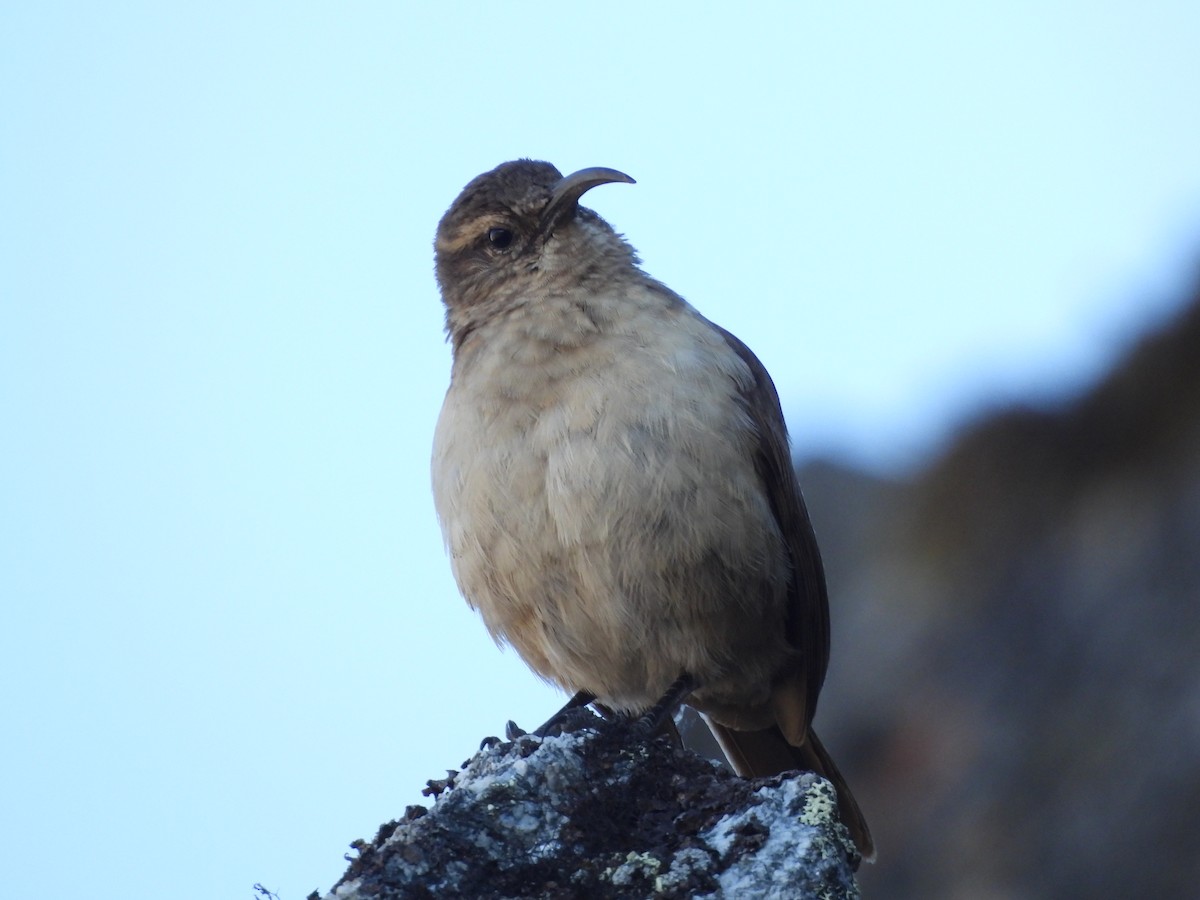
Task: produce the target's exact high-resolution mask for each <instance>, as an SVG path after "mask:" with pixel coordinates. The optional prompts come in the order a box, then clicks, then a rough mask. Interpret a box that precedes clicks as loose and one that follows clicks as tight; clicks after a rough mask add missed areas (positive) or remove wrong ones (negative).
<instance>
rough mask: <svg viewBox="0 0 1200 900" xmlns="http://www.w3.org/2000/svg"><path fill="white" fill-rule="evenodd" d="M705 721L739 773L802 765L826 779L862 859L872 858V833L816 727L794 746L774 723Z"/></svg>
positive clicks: (771, 771) (750, 774)
mask: <svg viewBox="0 0 1200 900" xmlns="http://www.w3.org/2000/svg"><path fill="white" fill-rule="evenodd" d="M705 718H706V719H707V717H705ZM707 721H708V727H709V728H711V729H712V732H713V736H714V737H715V738H716V739H717V743H718V744H720V745H721V749H722V750H723V751H724V752H725V756H726V758H728V760H729V763H730V765H732V766H733V768H734V771H736V772H737V773H738V774H739V775H742V776H744V777H746V778H764V777H767V776H769V775H777V774H779V773H780V772H787V771H789V770H792V769H803V770H805V771H809V772H816V773H817V774H818V775H820V776H821V777H822V778H825V779H827V780H828V781H829V782H830V783H831V784H832V785H833V787H834V789H835V790H836V791H837V801H838V815H839V816H840V817H841V820H842V824H843V825H845V826H846V828H847V830H848V831H849V832H850V837H851V839H852V840H853V841H854V846H855V847H857V848H858V852H859V853H861V854H862V858H863V859H864V860H866V861H867V862H874V861H875V841H874V840H873V839H872V837H871V829H869V828H868V827H867V820H866V819H865V818H863V814H862V810H860V809H859V808H858V803H857V802H856V801H855V799H854V795H853V794H852V793H850V788H849V786H848V785H847V784H846V779H845V778H843V777H842V773H841V772H840V771H838V767H837V766H836V765H835V764H834V762H833V759H832V758H831V757H830V756H829V753H828V752H827V751H826V750H825V747H824V746H823V745H822V744H821V741H820V740H819V739H818V738H817V734H816V732H815V731H813V730H812V729H811V728H810V729H809V731H808V738H807V740H805V742H804V744H803V745H802V746H800V747H793V746H792V745H791V744H789V743H788V742H787V739H786V738H784V736H783V732H782V731H780V730H779V727H778V726H776V725H772V726H771V727H770V728H764V729H762V730H761V731H734V730H733V729H732V728H727V727H726V726H724V725H720V724H718V723H716V722H714V721H712V720H711V719H707Z"/></svg>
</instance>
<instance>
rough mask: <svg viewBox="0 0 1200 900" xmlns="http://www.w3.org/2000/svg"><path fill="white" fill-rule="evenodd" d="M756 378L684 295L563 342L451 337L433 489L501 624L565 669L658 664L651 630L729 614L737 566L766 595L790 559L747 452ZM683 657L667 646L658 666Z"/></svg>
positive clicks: (479, 591) (739, 576) (513, 331)
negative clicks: (669, 305) (749, 399)
mask: <svg viewBox="0 0 1200 900" xmlns="http://www.w3.org/2000/svg"><path fill="white" fill-rule="evenodd" d="M564 315H566V314H565V313H564ZM585 318H588V321H591V322H592V324H593V326H594V325H595V323H594V321H593V319H594V318H595V316H594V315H593V316H592V317H585ZM750 378H751V374H750V372H749V371H748V369H747V367H746V366H745V364H744V363H743V362H742V361H741V359H740V358H738V357H737V355H736V354H735V353H733V352H732V351H731V350H730V348H729V347H728V346H727V345H726V343H725V341H724V339H723V338H722V336H721V335H720V334H719V333H718V332H716V331H715V330H714V329H713V328H712V327H711V326H710V325H708V323H707V322H705V321H704V320H703V319H701V318H700V317H699V316H697V315H695V314H694V313H692V312H691V310H690V308H687V307H684V308H681V309H678V310H653V311H644V310H641V311H639V310H636V309H635V310H633V311H628V312H627V314H626V316H625V317H624V318H623V319H621V321H620V326H619V327H609V328H607V329H604V328H598V327H597V328H596V329H595V331H594V332H593V333H592V334H591V335H590V337H589V338H588V339H586V340H578V341H576V342H575V343H574V345H572V346H562V345H555V344H553V343H551V342H547V341H544V340H539V339H537V338H536V337H533V336H531V335H530V333H529V331H528V329H523V328H521V327H520V322H519V321H516V322H505V323H496V324H495V325H494V326H493V327H492V328H491V329H489V330H488V331H487V333H486V334H480V335H479V342H478V343H477V344H476V346H474V347H473V348H470V349H469V351H468V352H465V353H460V354H459V356H458V358H457V359H456V363H455V369H454V372H453V376H452V382H451V387H450V389H449V391H448V393H447V396H446V400H445V404H444V406H443V410H442V414H441V418H440V420H439V423H438V427H437V432H436V438H435V447H434V471H433V475H434V494H435V500H436V505H437V509H438V514H439V517H440V519H441V522H442V527H443V531H444V534H445V538H446V542H447V545H448V547H449V550H450V553H451V557H452V562H453V567H454V571H455V575H456V578H457V580H458V582H459V586H460V588H461V590H462V591H463V593H464V595H465V596H466V598H467V600H468V601H469V602H470V603H471V604H472V605H473V606H475V607H476V608H478V609H479V610H480V612H481V613H482V614H483V617H484V619H485V621H486V622H487V625H488V627H489V629H491V631H492V633H493V635H494V636H496V637H497V638H498V639H503V640H508V641H510V642H511V643H513V644H514V645H515V646H516V647H517V649H518V651H519V652H521V654H522V656H523V657H524V658H525V659H526V661H527V662H529V663H530V665H531V666H533V668H535V669H536V670H538V671H539V672H540V673H541V674H543V675H544V676H546V677H549V678H553V679H555V680H558V681H560V683H564V684H566V685H567V686H575V687H578V686H581V685H592V687H591V688H590V689H595V685H594V682H592V681H587V680H586V678H595V675H594V674H591V670H592V669H593V668H595V669H598V670H600V671H607V672H612V671H614V670H620V669H622V667H624V668H625V669H627V670H629V671H630V673H631V674H630V678H631V682H630V683H631V684H633V683H635V682H638V683H640V682H644V681H646V680H647V679H649V680H650V681H653V679H654V678H656V677H659V676H658V675H657V674H653V675H651V674H648V673H647V672H645V671H642V670H641V669H639V667H642V669H644V666H645V664H646V663H645V661H644V659H642V658H643V657H646V656H653V655H655V654H657V656H658V657H662V656H663V652H662V650H661V648H649V647H647V646H646V641H648V640H650V641H655V642H664V641H665V642H670V641H671V639H672V636H673V635H674V636H675V637H678V633H677V632H678V631H679V629H680V628H682V627H684V626H683V625H681V624H680V623H679V622H678V621H675V620H676V619H678V618H679V617H680V616H683V617H684V618H688V617H691V618H695V617H696V616H697V615H704V614H706V613H707V614H711V615H712V616H715V617H719V616H721V615H725V614H726V612H727V611H728V609H729V606H730V602H731V600H730V597H729V591H730V590H731V586H733V585H735V584H736V585H737V586H739V587H742V586H744V585H746V584H748V585H750V586H751V590H752V591H753V590H759V589H761V590H762V591H763V592H764V594H770V595H771V596H772V597H773V596H774V593H776V587H777V586H778V585H779V584H782V582H783V581H785V580H786V569H787V564H786V561H785V554H784V551H783V549H782V541H781V540H780V539H779V537H778V529H777V526H776V523H775V520H774V517H773V515H772V512H771V510H770V507H769V503H768V501H767V499H766V497H765V495H764V493H763V490H762V485H761V484H760V482H759V478H758V475H757V472H756V470H755V467H754V465H753V452H754V445H755V441H756V440H757V436H756V435H755V433H754V429H753V426H752V423H751V421H750V419H749V417H748V415H747V412H746V408H745V405H744V402H743V400H742V399H741V392H742V391H744V390H748V389H749V379H750ZM685 595H686V597H687V600H686V603H687V604H691V605H690V606H688V607H687V608H686V610H685V609H684V606H683V604H684V602H685V601H684V597H685ZM764 602H766V601H764ZM770 602H774V601H773V600H771V601H770ZM735 605H736V602H735ZM648 630H649V632H650V633H652V635H653V636H650V637H648V636H647V632H648ZM677 643H678V642H677ZM614 654H615V655H616V656H615V657H614ZM684 662H685V660H681V659H671V658H669V654H668V658H666V659H663V660H661V665H663V666H665V667H666V668H668V669H669V668H672V667H675V672H674V674H671V675H670V676H669V677H667V681H668V682H669V681H670V680H671V679H673V678H674V676H675V674H678V671H679V668H678V666H680V665H682V663H684ZM593 664H594V665H593ZM656 664H657V663H656ZM693 671H694V669H693ZM564 672H566V673H568V677H566V678H564V677H563V673H564ZM576 676H578V677H576ZM640 690H642V691H645V690H647V687H646V685H645V684H641V686H640ZM597 692H598V693H603V691H597ZM614 693H615V691H614Z"/></svg>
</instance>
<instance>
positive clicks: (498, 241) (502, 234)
mask: <svg viewBox="0 0 1200 900" xmlns="http://www.w3.org/2000/svg"><path fill="white" fill-rule="evenodd" d="M487 239H488V243H489V244H491V245H492V246H493V247H495V248H496V249H497V250H504V249H506V248H507V247H508V246H509V245H510V244H512V242H513V233H512V231H510V230H509V229H507V228H489V229H488V233H487Z"/></svg>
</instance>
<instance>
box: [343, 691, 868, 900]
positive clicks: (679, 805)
mask: <svg viewBox="0 0 1200 900" xmlns="http://www.w3.org/2000/svg"><path fill="white" fill-rule="evenodd" d="M598 721H599V720H597V719H595V717H592V716H591V715H590V714H586V713H585V714H583V715H582V716H579V717H576V718H575V719H574V720H573V721H572V722H571V723H570V724H569V725H568V731H567V732H566V733H564V734H562V735H559V736H555V737H549V738H546V739H544V740H543V739H539V738H536V737H533V736H530V735H527V736H525V737H523V738H520V739H519V740H517V741H515V742H512V743H502V742H496V743H494V744H493V745H492V746H490V747H488V748H486V749H484V750H481V751H480V752H479V753H478V754H476V756H475V757H474V758H472V759H471V760H469V761H468V762H467V763H466V764H465V768H464V769H463V771H462V772H460V773H452V775H451V777H450V778H448V779H443V780H440V781H437V782H431V786H430V791H428V792H429V793H432V794H435V795H437V800H436V803H435V804H434V805H433V807H432V808H431V809H429V810H428V811H426V810H424V809H422V808H420V807H412V808H410V809H409V811H408V813H407V814H406V816H405V818H404V820H403V821H400V822H392V823H389V824H388V825H385V826H384V827H383V828H382V829H381V830H380V832H379V835H378V836H377V837H376V839H375V840H374V841H373V842H372V843H370V844H366V843H364V842H359V843H358V844H356V849H357V850H358V852H359V856H358V858H357V859H356V860H355V861H354V862H353V863H352V864H351V866H350V868H349V870H348V871H347V872H346V875H345V876H344V878H343V879H342V881H341V882H339V884H338V885H337V886H336V887H335V888H334V891H333V892H332V893H331V894H330V895H329V896H330V897H339V898H377V897H378V898H383V897H389V898H391V897H471V898H502V897H503V898H508V897H544V898H574V897H580V898H583V897H587V898H617V897H702V896H713V897H779V898H784V897H787V898H799V897H822V898H830V900H835V898H852V897H857V896H858V890H857V888H856V886H855V882H854V875H853V868H852V867H853V865H855V864H857V862H858V859H857V853H856V851H855V850H854V846H853V844H852V843H851V842H850V840H849V837H848V836H847V834H846V832H845V829H844V828H843V827H842V826H841V825H840V823H838V822H837V814H836V800H835V798H834V796H833V790H832V788H831V787H830V785H829V783H828V782H826V781H824V780H822V779H819V778H817V777H816V776H815V775H813V774H811V773H804V774H801V773H794V774H792V775H791V776H789V777H782V776H780V777H776V778H773V779H764V780H761V781H755V782H751V781H746V780H744V779H741V778H738V777H736V776H734V775H732V774H731V773H729V772H727V771H726V770H725V769H723V768H722V767H719V766H716V765H714V764H712V763H710V762H708V761H706V760H704V759H701V758H700V757H698V756H695V755H694V754H692V753H689V752H686V751H683V750H680V749H677V748H676V747H674V746H672V745H670V744H668V743H667V742H666V741H663V740H659V741H653V742H646V741H639V740H637V739H636V737H635V736H633V735H631V734H630V733H629V730H628V728H627V727H626V726H624V725H623V724H621V723H611V722H606V723H602V724H601V725H600V727H599V728H598V729H597V728H596V723H597V722H598Z"/></svg>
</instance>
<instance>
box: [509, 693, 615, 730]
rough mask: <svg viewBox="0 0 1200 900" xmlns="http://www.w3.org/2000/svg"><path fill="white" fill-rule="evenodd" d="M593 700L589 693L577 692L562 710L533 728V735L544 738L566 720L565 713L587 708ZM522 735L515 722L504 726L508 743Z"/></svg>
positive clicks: (592, 695) (593, 696)
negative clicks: (583, 707)
mask: <svg viewBox="0 0 1200 900" xmlns="http://www.w3.org/2000/svg"><path fill="white" fill-rule="evenodd" d="M595 699H596V695H595V694H593V693H591V692H589V691H579V692H578V693H577V694H575V696H574V697H572V698H571V699H570V700H568V701H567V702H566V703H565V704H563V708H562V709H560V710H559V711H558V712H556V713H555V714H554V715H552V716H551V717H550V718H549V719H547V720H546V721H545V722H543V723H542V725H541V727H539V728H535V729H534V731H533V733H534V734H536V735H537V736H538V737H546V735H548V734H549V733H550V731H551V730H552V729H553V728H554V726H556V725H559V724H560V723H561V722H562V720H563V719H565V718H566V716H567V713H569V712H570V711H571V710H573V709H579V707H581V706H587V705H588V704H589V703H591V702H592V701H593V700H595ZM524 734H525V732H524V731H522V730H521V729H520V728H519V727H518V726H517V723H516V722H511V721H510V722H509V723H508V724H507V725H505V726H504V736H505V737H506V738H508V739H509V740H510V741H515V740H516V739H517V738H519V737H521V736H522V735H524Z"/></svg>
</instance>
